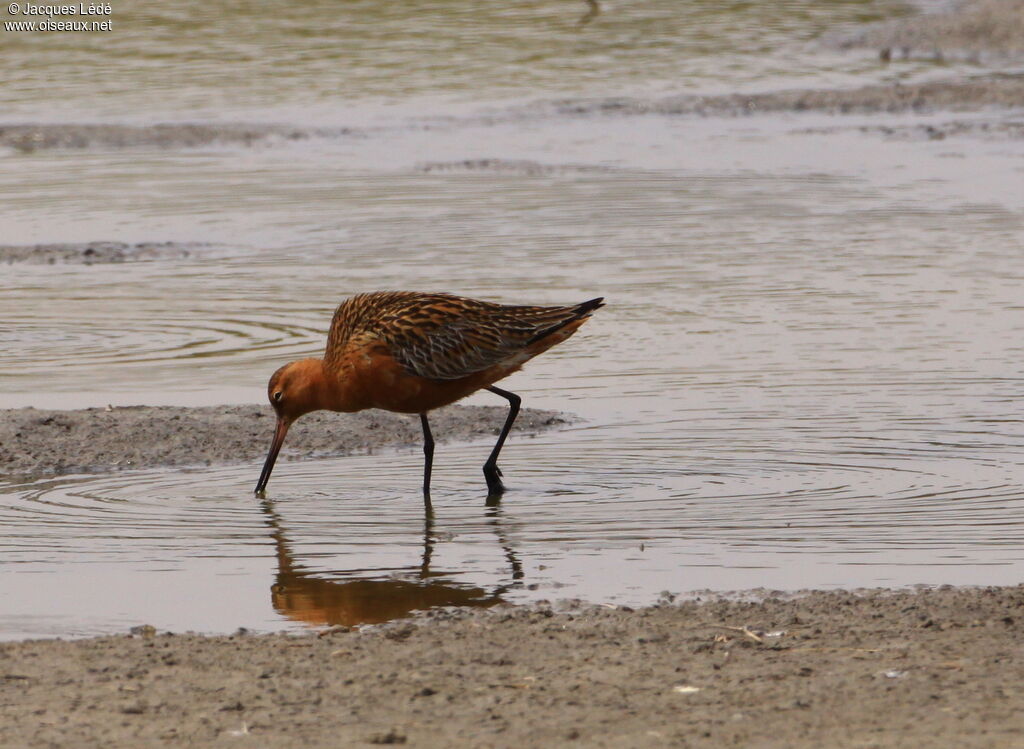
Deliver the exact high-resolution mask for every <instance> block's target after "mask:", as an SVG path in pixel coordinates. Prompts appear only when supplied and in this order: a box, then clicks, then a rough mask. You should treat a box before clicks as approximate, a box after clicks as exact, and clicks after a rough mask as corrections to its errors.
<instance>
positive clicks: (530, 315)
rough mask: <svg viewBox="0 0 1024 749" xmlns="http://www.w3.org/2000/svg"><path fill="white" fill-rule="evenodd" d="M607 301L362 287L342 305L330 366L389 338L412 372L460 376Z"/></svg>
mask: <svg viewBox="0 0 1024 749" xmlns="http://www.w3.org/2000/svg"><path fill="white" fill-rule="evenodd" d="M600 306H601V300H600V299H593V300H590V301H589V302H584V303H583V304H579V305H574V306H570V307H535V306H523V305H504V304H495V303H493V302H484V301H479V300H476V299H468V298H466V297H459V296H454V295H452V294H431V293H419V292H411V291H381V292H374V293H370V294H358V295H356V296H354V297H351V298H350V299H347V300H345V301H344V302H342V303H341V304H340V305H339V306H338V309H337V310H336V311H335V313H334V319H333V320H332V322H331V330H330V333H329V334H328V337H327V351H326V353H325V356H324V361H325V364H327V366H331V364H332V362H338V361H340V360H341V359H343V358H344V357H345V356H346V355H349V354H350V353H352V352H353V351H355V350H358V349H359V348H360V347H366V346H380V345H383V346H385V347H386V349H387V351H388V353H389V354H390V355H391V356H392V357H394V359H395V360H396V361H398V362H399V363H400V364H401V365H402V366H403V367H404V368H405V369H406V370H407V371H408V372H409V374H412V375H416V376H419V377H424V378H427V379H430V380H455V379H459V378H463V377H468V376H470V375H473V374H475V373H477V372H481V371H483V370H486V369H488V368H490V367H494V366H496V365H498V364H501V363H502V362H504V361H507V360H511V359H515V358H517V357H521V356H522V355H523V353H524V352H526V351H528V350H530V349H531V348H537V351H536V353H539V351H541V350H544V349H545V348H547V347H548V346H539V347H538V346H537V344H539V343H541V342H542V341H543V339H544V338H545V337H547V336H550V335H552V334H554V333H555V332H557V331H559V330H563V329H566V328H568V327H569V326H570V324H571V323H574V322H576V321H581V322H582V320H583V319H585V318H586V317H588V316H589V315H590V313H591V312H592V311H593V310H595V309H597V308H598V307H600ZM575 327H578V325H577V326H572V329H573V330H574V329H575ZM570 332H571V331H569V330H566V333H570ZM564 337H568V335H565V336H564ZM564 337H560V340H563V339H564ZM531 356H532V354H531ZM527 358H529V356H528V357H527ZM523 361H525V359H523Z"/></svg>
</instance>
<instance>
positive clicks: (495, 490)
mask: <svg viewBox="0 0 1024 749" xmlns="http://www.w3.org/2000/svg"><path fill="white" fill-rule="evenodd" d="M501 476H502V473H501V469H500V468H498V466H497V464H492V463H487V464H486V465H484V478H485V479H487V493H488V494H490V495H495V494H498V495H500V494H501V493H502V492H503V491H505V485H504V484H503V483H501Z"/></svg>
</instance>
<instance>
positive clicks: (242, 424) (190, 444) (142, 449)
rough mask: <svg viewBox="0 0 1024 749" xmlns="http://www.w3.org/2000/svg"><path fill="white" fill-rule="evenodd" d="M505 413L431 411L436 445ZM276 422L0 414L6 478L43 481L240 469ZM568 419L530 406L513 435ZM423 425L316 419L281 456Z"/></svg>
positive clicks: (258, 452)
mask: <svg viewBox="0 0 1024 749" xmlns="http://www.w3.org/2000/svg"><path fill="white" fill-rule="evenodd" d="M507 412H508V409H507V408H503V407H501V406H449V407H448V408H443V409H439V410H437V411H435V412H433V413H432V414H431V429H432V431H433V434H434V437H435V439H437V441H438V442H451V441H458V440H472V439H480V438H483V437H485V436H490V435H496V434H497V433H498V432H499V431H500V429H501V425H502V424H503V423H504V420H505V416H506V414H507ZM274 421H275V417H274V414H273V411H272V410H271V408H270V407H269V406H209V407H203V408H175V407H153V406H129V407H119V408H108V409H104V408H88V409H83V410H64V411H48V410H42V409H36V408H18V409H9V410H0V476H2V475H5V474H6V475H17V476H22V475H24V476H43V475H53V474H64V473H106V472H108V471H119V470H130V469H138V468H157V467H161V466H185V465H210V464H213V463H244V462H249V461H254V460H260V459H262V458H263V457H265V454H266V450H267V446H268V445H269V444H270V438H271V436H272V434H273V429H274ZM571 421H572V417H571V416H568V415H566V414H560V413H557V412H554V411H541V410H538V409H529V408H524V409H523V410H522V411H520V413H519V417H518V418H517V419H516V424H515V427H514V430H513V434H515V433H516V432H518V433H519V434H532V433H536V432H539V431H541V430H543V429H549V428H552V427H558V426H562V425H565V424H568V423H570V422H571ZM422 439H423V436H422V432H421V429H420V423H419V419H417V418H415V417H408V416H401V415H399V414H393V413H388V412H386V411H364V412H361V413H357V414H333V413H327V412H318V413H312V414H308V415H306V416H304V417H303V418H302V419H301V420H299V421H297V422H296V423H295V426H294V427H292V430H291V432H290V433H289V435H288V441H287V442H286V443H285V447H284V449H283V450H282V451H281V457H280V460H286V461H287V460H298V459H304V458H313V457H330V456H338V455H351V454H354V453H367V452H372V451H374V450H376V449H379V448H384V447H399V446H406V445H420V444H421V443H422Z"/></svg>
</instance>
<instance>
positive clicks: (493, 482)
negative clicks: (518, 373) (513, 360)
mask: <svg viewBox="0 0 1024 749" xmlns="http://www.w3.org/2000/svg"><path fill="white" fill-rule="evenodd" d="M487 389H488V390H490V391H491V392H492V393H496V394H497V395H500V396H501V397H502V398H506V399H507V400H508V405H509V408H508V417H507V418H506V419H505V426H504V427H502V429H501V434H500V435H498V441H497V443H495V445H494V449H493V450H491V455H490V457H489V458H487V462H486V463H484V478H486V479H487V491H488V492H490V493H491V494H500V493H501V492H503V491H505V486H504V485H503V484H502V483H501V469H500V468H498V453H500V452H501V446H502V445H504V444H505V438H506V437H508V432H509V430H510V429H511V428H512V423H513V422H514V421H515V420H516V416H517V415H518V414H519V404H521V403H522V402H523V399H522V398H520V397H519V396H518V395H516V394H515V393H510V392H509V391H507V390H502V389H501V388H496V387H494V386H493V385H492V386H491V387H489V388H487Z"/></svg>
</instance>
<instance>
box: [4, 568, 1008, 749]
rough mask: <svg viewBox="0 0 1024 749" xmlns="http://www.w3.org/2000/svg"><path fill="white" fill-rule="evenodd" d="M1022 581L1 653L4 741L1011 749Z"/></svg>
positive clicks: (514, 612)
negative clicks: (1007, 584) (1010, 584)
mask: <svg viewBox="0 0 1024 749" xmlns="http://www.w3.org/2000/svg"><path fill="white" fill-rule="evenodd" d="M1022 625H1024V587H1011V588H983V589H954V588H948V587H947V588H942V589H932V590H924V591H918V592H895V593H894V592H891V591H866V592H862V593H860V594H857V593H852V592H815V593H809V594H803V595H800V596H797V597H781V596H772V595H770V594H768V595H767V597H766V598H764V599H763V600H761V601H759V602H750V601H737V600H721V599H712V600H705V601H688V602H683V603H670V602H668V601H664V602H662V603H661V604H660V605H656V606H653V607H650V608H645V609H640V610H632V609H628V608H605V607H595V606H586V605H579V604H577V605H570V606H566V605H561V606H560V605H555V606H552V605H549V604H545V603H541V604H537V605H533V606H528V607H509V606H499V607H495V608H491V609H487V610H478V609H440V610H435V611H433V612H430V613H428V614H425V615H421V616H418V617H416V618H413V619H408V620H402V621H398V622H392V623H390V624H386V625H378V626H373V627H364V628H362V629H351V630H350V629H345V628H338V629H334V630H326V631H322V632H321V633H320V634H319V636H318V635H317V634H310V635H302V636H288V635H252V634H246V633H244V632H240V633H238V634H236V635H234V636H222V637H201V636H197V635H190V634H185V635H182V634H167V633H155V632H152V631H151V630H149V629H147V628H140V629H139V630H137V631H138V632H139V634H136V635H135V636H132V635H129V634H127V633H126V634H124V635H121V636H111V637H101V638H94V639H87V640H78V641H62V640H53V641H26V642H13V643H4V644H0V689H2V690H3V699H0V745H3V746H5V747H11V748H12V749H14V748H15V747H43V746H69V745H72V744H73V745H74V746H77V747H156V746H160V747H174V746H231V745H233V744H234V743H238V744H242V743H243V742H250V743H251V742H256V743H255V744H253V745H257V744H258V745H261V746H274V747H309V746H372V745H375V744H406V745H409V746H417V747H445V746H466V747H504V746H561V745H569V746H574V745H578V746H596V747H636V746H687V747H722V746H758V747H780V748H781V747H808V748H810V747H822V746H828V747H855V746H856V747H863V746H871V747H880V748H882V747H911V746H951V747H952V746H956V747H1012V746H1020V745H1021V742H1024V693H1022V692H1021V690H1020V688H1019V685H1020V683H1021V680H1022V679H1024V650H1022V648H1021V647H1020V635H1021V627H1022Z"/></svg>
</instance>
